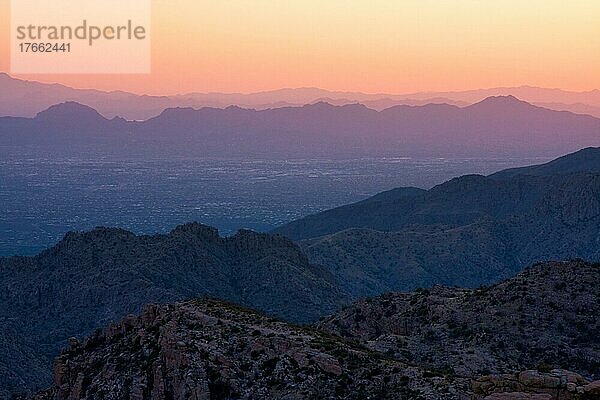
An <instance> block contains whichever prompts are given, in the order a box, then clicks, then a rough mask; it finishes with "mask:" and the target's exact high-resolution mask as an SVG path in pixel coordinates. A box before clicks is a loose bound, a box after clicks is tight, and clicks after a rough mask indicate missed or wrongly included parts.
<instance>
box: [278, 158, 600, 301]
mask: <svg viewBox="0 0 600 400" xmlns="http://www.w3.org/2000/svg"><path fill="white" fill-rule="evenodd" d="M599 151H600V149H598V148H596V149H585V150H582V151H580V152H577V153H575V154H571V155H568V156H565V157H562V158H560V159H557V160H555V161H552V162H550V163H548V164H545V165H542V166H534V167H529V168H523V169H517V170H507V171H503V172H500V173H497V174H493V175H491V176H489V177H485V176H481V175H467V176H463V177H460V178H455V179H452V180H450V181H448V182H446V183H443V184H441V185H438V186H436V187H434V188H432V189H431V190H428V191H413V190H409V191H408V192H406V191H404V190H398V191H391V192H386V193H383V194H380V195H377V196H374V197H373V198H371V199H367V200H365V201H362V202H359V203H355V204H350V205H346V206H342V207H338V208H335V209H332V210H328V211H325V212H322V213H318V214H315V215H311V216H307V217H305V218H302V219H300V220H297V221H294V222H291V223H289V224H286V225H284V226H282V227H280V228H278V229H276V230H275V231H274V232H276V233H279V234H283V235H287V236H289V237H291V238H294V239H296V240H302V242H301V243H302V247H303V248H304V250H305V251H306V253H307V254H308V256H309V258H310V260H311V261H312V262H315V263H318V264H321V265H324V266H326V267H328V268H329V270H330V271H331V272H332V273H333V274H334V275H335V276H336V277H337V279H338V280H339V281H340V282H341V283H342V286H343V288H344V289H345V290H346V291H348V292H350V293H351V294H352V295H354V296H365V295H374V294H377V293H382V292H385V291H393V290H405V289H414V288H416V287H418V286H427V285H432V284H435V283H443V284H446V285H461V286H477V285H480V284H482V283H484V284H487V283H490V282H494V281H496V280H497V279H498V278H500V277H508V276H511V275H512V274H514V273H515V272H516V271H518V270H520V269H521V268H523V267H524V266H525V265H527V264H530V263H533V262H537V261H547V260H559V259H568V258H575V257H581V258H584V259H587V260H591V261H597V260H600V249H599V248H598V245H597V244H598V239H599V237H600V152H599ZM407 193H408V195H407Z"/></svg>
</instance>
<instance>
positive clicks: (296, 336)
mask: <svg viewBox="0 0 600 400" xmlns="http://www.w3.org/2000/svg"><path fill="white" fill-rule="evenodd" d="M54 372H55V381H54V385H53V386H52V387H51V388H50V389H48V390H46V391H44V392H41V393H39V394H38V395H36V396H35V397H34V398H35V399H37V400H42V399H44V400H51V399H52V400H67V399H73V400H74V399H100V398H104V399H137V400H142V399H148V400H162V399H181V400H183V399H190V400H191V399H194V400H200V399H206V400H211V399H298V400H299V399H307V400H308V399H357V400H358V399H361V400H362V399H369V398H371V399H417V398H421V399H442V398H448V399H457V398H458V397H457V396H456V395H452V394H450V393H444V391H443V390H441V388H442V387H443V386H444V383H445V384H446V386H447V385H448V382H446V381H445V379H444V378H443V377H436V378H427V377H425V375H426V373H424V372H423V371H422V370H420V369H419V368H415V367H410V366H407V365H405V364H403V363H400V362H397V361H394V360H387V359H385V358H384V357H382V356H381V355H378V354H376V353H372V352H369V351H366V350H364V349H361V348H359V347H356V346H353V345H351V344H348V343H347V342H345V341H344V340H342V339H340V338H337V337H335V336H331V335H326V334H323V333H321V332H318V331H315V330H312V329H309V328H302V327H296V326H293V325H290V324H287V323H284V322H280V321H278V320H275V319H272V318H270V317H267V316H264V315H262V314H259V313H256V312H254V311H251V310H248V309H244V308H242V307H239V306H236V305H233V304H230V303H225V302H221V301H216V300H203V301H196V300H194V301H187V302H184V303H179V304H174V305H164V306H158V305H149V306H147V307H146V308H145V309H144V311H143V313H142V314H141V315H139V316H137V317H136V316H130V317H126V318H125V319H123V320H122V321H121V322H120V323H119V324H114V325H111V326H110V327H108V328H107V329H105V330H104V331H98V332H96V333H95V334H94V335H92V336H90V337H88V338H87V339H86V340H85V341H83V342H82V343H79V342H78V341H75V340H73V341H72V343H71V345H70V347H69V348H67V349H66V350H65V351H64V352H63V354H62V355H61V356H60V357H59V358H58V359H57V361H56V364H55V369H54Z"/></svg>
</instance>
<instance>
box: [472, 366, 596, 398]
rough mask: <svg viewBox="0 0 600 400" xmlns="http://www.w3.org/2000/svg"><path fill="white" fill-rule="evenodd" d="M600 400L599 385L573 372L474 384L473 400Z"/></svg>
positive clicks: (519, 375) (509, 376)
mask: <svg viewBox="0 0 600 400" xmlns="http://www.w3.org/2000/svg"><path fill="white" fill-rule="evenodd" d="M599 398H600V381H594V382H589V381H588V380H586V379H585V378H583V377H582V376H581V375H579V374H576V373H574V372H571V371H566V370H561V369H554V370H552V371H550V372H539V371H537V370H528V371H522V372H520V373H516V374H502V375H487V376H483V377H480V378H478V379H476V380H475V381H474V382H473V397H472V399H473V400H500V399H506V400H521V399H523V400H526V399H532V400H534V399H535V400H538V399H539V400H585V399H590V400H592V399H599Z"/></svg>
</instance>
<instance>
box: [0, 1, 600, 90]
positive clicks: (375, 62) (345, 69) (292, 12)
mask: <svg viewBox="0 0 600 400" xmlns="http://www.w3.org/2000/svg"><path fill="white" fill-rule="evenodd" d="M40 1H44V0H40ZM8 17H9V0H0V71H7V72H8V71H9V69H10V62H9V61H10V60H9V47H8V38H9V22H10V21H9V18H8ZM152 23H153V25H152V59H153V61H152V74H150V75H55V76H46V75H29V76H19V77H23V78H27V79H32V80H39V81H46V82H60V83H64V84H67V85H70V86H75V87H94V88H99V89H108V90H115V89H121V90H127V91H133V92H138V93H152V94H172V93H184V92H192V91H197V92H208V91H220V92H251V91H258V90H268V89H276V88H282V87H304V86H316V87H321V88H325V89H333V90H351V91H363V92H387V93H406V92H415V91H426V90H462V89H474V88H483V87H495V86H518V85H525V84H526V85H533V86H543V87H560V88H564V89H571V90H590V89H596V88H600V1H598V0H577V1H565V0H527V1H523V0H518V1H517V0H494V1H491V0H490V1H486V0H481V1H478V0H454V1H445V0H297V1H291V0H290V1H285V0H235V1H234V0H219V1H212V0H211V1H209V0H153V22H152Z"/></svg>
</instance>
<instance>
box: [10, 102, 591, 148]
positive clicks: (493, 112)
mask: <svg viewBox="0 0 600 400" xmlns="http://www.w3.org/2000/svg"><path fill="white" fill-rule="evenodd" d="M0 144H5V145H12V146H14V145H27V146H34V147H35V146H63V147H68V146H82V145H85V146H90V145H95V146H99V148H101V149H103V151H104V152H108V153H109V154H112V153H116V154H120V153H119V152H123V151H127V152H131V151H135V152H144V153H148V154H154V153H156V152H162V153H164V152H166V153H168V154H170V153H177V154H190V153H191V154H194V155H202V156H213V157H214V156H225V155H227V156H236V155H243V156H245V157H248V156H264V157H269V158H273V157H320V156H327V157H347V156H367V155H368V156H386V155H395V156H397V155H398V154H403V155H405V156H415V157H417V156H423V155H428V156H432V155H434V156H440V157H463V156H484V155H485V156H488V157H489V156H493V155H496V156H502V155H509V154H510V155H513V156H515V155H532V154H535V155H540V154H543V155H555V154H564V153H566V152H570V151H575V150H577V149H580V148H583V147H588V146H598V145H600V119H598V118H594V117H591V116H588V115H579V114H573V113H569V112H563V111H554V110H550V109H545V108H540V107H536V106H533V105H531V104H529V103H526V102H523V101H521V100H519V99H517V98H515V97H513V96H507V97H493V98H488V99H485V100H483V101H481V102H479V103H476V104H473V105H471V106H467V107H464V108H460V107H456V106H450V105H434V104H430V105H424V106H404V105H402V106H394V107H390V108H387V109H385V110H383V111H380V112H379V111H375V110H372V109H369V108H367V107H365V106H364V105H361V104H347V105H341V106H334V105H331V104H328V103H324V102H319V103H315V104H309V105H304V106H299V107H283V108H276V109H266V110H254V109H245V108H240V107H235V106H231V107H227V108H224V109H220V108H208V107H205V108H200V109H193V108H169V109H166V110H164V111H162V112H161V113H160V115H158V116H156V117H154V118H150V119H147V120H145V121H126V120H124V119H122V118H113V119H111V120H108V119H106V118H104V117H102V116H101V115H100V114H99V113H98V112H96V111H95V110H94V109H92V108H90V107H88V106H84V105H79V104H78V103H74V102H68V103H64V104H59V105H55V106H52V107H51V108H49V109H48V110H46V111H43V112H40V113H39V114H38V115H37V117H35V118H12V117H2V118H0Z"/></svg>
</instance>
